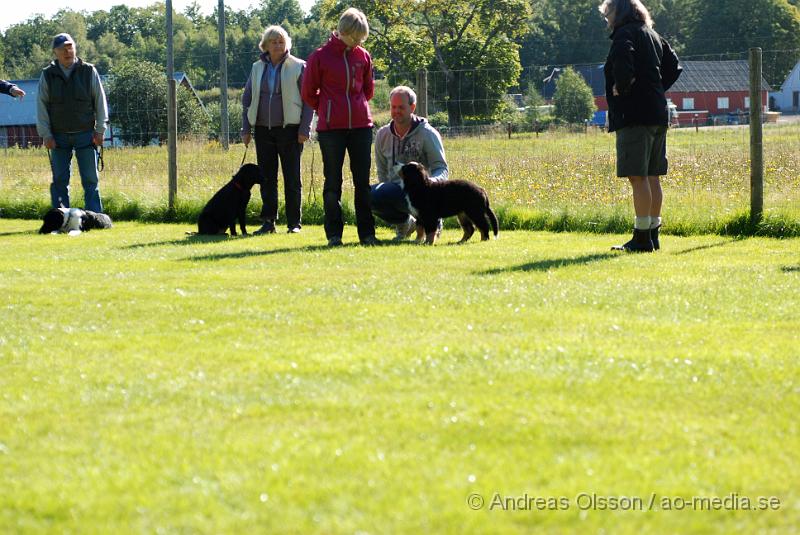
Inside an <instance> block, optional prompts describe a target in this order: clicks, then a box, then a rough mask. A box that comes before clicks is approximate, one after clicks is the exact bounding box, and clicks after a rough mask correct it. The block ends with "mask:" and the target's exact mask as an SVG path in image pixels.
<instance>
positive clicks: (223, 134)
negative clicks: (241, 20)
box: [217, 0, 230, 150]
mask: <svg viewBox="0 0 800 535" xmlns="http://www.w3.org/2000/svg"><path fill="white" fill-rule="evenodd" d="M217 11H218V16H217V19H218V20H217V28H218V32H219V92H220V99H221V101H220V107H219V109H220V116H221V117H222V124H221V125H220V133H219V134H220V142H221V143H222V148H223V149H225V150H228V139H229V132H230V130H229V129H230V125H229V124H228V54H227V49H226V47H225V1H224V0H219V7H218V8H217Z"/></svg>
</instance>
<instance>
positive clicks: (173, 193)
mask: <svg viewBox="0 0 800 535" xmlns="http://www.w3.org/2000/svg"><path fill="white" fill-rule="evenodd" d="M176 98H177V87H176V85H175V58H174V56H173V49H172V0H167V146H168V153H169V157H168V158H169V210H170V212H171V213H174V212H175V199H176V198H177V196H178V105H177V101H176Z"/></svg>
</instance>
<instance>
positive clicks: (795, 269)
mask: <svg viewBox="0 0 800 535" xmlns="http://www.w3.org/2000/svg"><path fill="white" fill-rule="evenodd" d="M781 271H783V272H784V273H800V264H797V265H796V266H783V267H782V268H781Z"/></svg>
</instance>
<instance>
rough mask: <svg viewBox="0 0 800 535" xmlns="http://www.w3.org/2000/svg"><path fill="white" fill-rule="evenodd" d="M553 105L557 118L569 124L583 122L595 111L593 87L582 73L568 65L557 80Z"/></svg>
mask: <svg viewBox="0 0 800 535" xmlns="http://www.w3.org/2000/svg"><path fill="white" fill-rule="evenodd" d="M553 106H554V110H553V111H554V113H555V116H556V117H557V118H559V119H561V120H563V121H564V122H566V123H569V124H576V123H580V124H583V122H584V121H586V120H589V119H591V118H592V113H594V109H595V107H594V96H593V95H592V88H591V87H589V85H588V84H587V83H586V81H585V80H584V79H583V77H582V76H581V75H580V74H578V73H577V72H575V70H574V69H572V68H571V67H567V68H566V69H564V71H563V72H562V73H561V76H559V77H558V81H557V82H556V92H555V94H554V95H553Z"/></svg>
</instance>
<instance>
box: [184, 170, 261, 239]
mask: <svg viewBox="0 0 800 535" xmlns="http://www.w3.org/2000/svg"><path fill="white" fill-rule="evenodd" d="M263 183H264V174H263V173H262V172H261V169H259V167H258V166H257V165H256V164H253V163H247V164H244V165H243V166H242V168H241V169H239V171H238V172H237V173H236V174H235V175H233V178H231V181H230V182H228V183H227V184H225V185H224V186H222V188H221V189H220V190H219V191H218V192H217V193H215V194H214V196H213V197H211V200H210V201H208V204H206V206H205V208H203V211H202V212H200V217H199V218H198V220H197V232H198V234H225V231H226V230H227V229H229V228H230V230H231V236H236V220H237V219H238V220H239V228H241V229H242V234H243V235H245V236H246V235H247V228H246V227H245V221H244V220H245V215H246V211H247V203H249V202H250V190H251V189H252V188H253V186H254V185H256V184H263Z"/></svg>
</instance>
